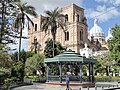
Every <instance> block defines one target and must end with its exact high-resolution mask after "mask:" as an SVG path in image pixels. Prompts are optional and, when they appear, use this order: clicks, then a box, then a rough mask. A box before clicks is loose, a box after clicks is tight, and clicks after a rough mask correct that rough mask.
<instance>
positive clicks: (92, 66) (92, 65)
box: [91, 64, 94, 83]
mask: <svg viewBox="0 0 120 90" xmlns="http://www.w3.org/2000/svg"><path fill="white" fill-rule="evenodd" d="M91 68H92V83H94V64H91Z"/></svg>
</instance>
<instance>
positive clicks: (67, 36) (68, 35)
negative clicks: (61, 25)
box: [67, 32, 69, 40]
mask: <svg viewBox="0 0 120 90" xmlns="http://www.w3.org/2000/svg"><path fill="white" fill-rule="evenodd" d="M67 40H69V32H67Z"/></svg>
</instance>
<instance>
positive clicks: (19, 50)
mask: <svg viewBox="0 0 120 90" xmlns="http://www.w3.org/2000/svg"><path fill="white" fill-rule="evenodd" d="M21 39H22V27H21V29H20V40H19V50H18V61H20V51H21Z"/></svg>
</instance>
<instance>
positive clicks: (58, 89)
mask: <svg viewBox="0 0 120 90" xmlns="http://www.w3.org/2000/svg"><path fill="white" fill-rule="evenodd" d="M97 84H106V83H103V82H102V83H97ZM109 84H115V85H117V83H116V82H112V83H109ZM70 87H71V89H72V90H80V87H79V86H70ZM12 90H66V86H60V85H50V84H40V83H36V84H34V85H29V86H22V87H18V88H14V89H12ZM82 90H88V89H87V88H83V89H82ZM89 90H95V88H89ZM97 90H102V88H101V87H98V88H97ZM116 90H119V89H116Z"/></svg>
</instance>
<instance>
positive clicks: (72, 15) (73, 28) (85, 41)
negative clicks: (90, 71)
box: [28, 4, 107, 54]
mask: <svg viewBox="0 0 120 90" xmlns="http://www.w3.org/2000/svg"><path fill="white" fill-rule="evenodd" d="M59 12H60V13H61V14H63V15H65V16H66V26H67V30H66V31H65V32H63V30H62V29H61V28H60V27H58V28H57V33H56V41H59V42H60V43H61V45H62V46H63V47H64V48H67V49H71V50H73V51H75V52H76V53H79V54H80V51H81V50H80V49H83V48H84V47H85V48H87V47H88V48H89V49H91V50H92V51H93V52H94V53H95V52H99V51H106V50H107V45H106V43H105V37H104V32H103V30H102V28H101V27H100V26H98V20H97V19H95V20H94V26H93V27H92V28H91V29H90V32H88V25H87V19H86V17H85V15H84V9H83V8H81V7H79V6H77V5H75V4H70V5H68V6H66V7H63V8H60V9H59ZM42 17H43V16H39V17H37V18H33V19H32V20H33V22H34V28H32V27H30V30H29V32H28V38H29V39H28V50H29V51H32V50H34V48H35V45H33V44H34V40H36V42H38V46H37V51H39V52H44V47H45V46H46V44H45V42H46V41H47V40H48V39H49V38H52V35H51V33H50V32H47V33H45V32H44V31H42V30H41V19H42ZM91 50H90V52H91Z"/></svg>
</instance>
